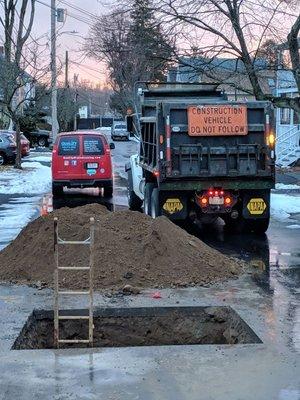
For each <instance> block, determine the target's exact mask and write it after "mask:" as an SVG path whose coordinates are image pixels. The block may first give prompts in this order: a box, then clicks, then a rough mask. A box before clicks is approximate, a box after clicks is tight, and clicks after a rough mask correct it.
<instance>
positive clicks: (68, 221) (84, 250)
mask: <svg viewBox="0 0 300 400" xmlns="http://www.w3.org/2000/svg"><path fill="white" fill-rule="evenodd" d="M55 216H56V217H58V219H59V236H60V237H61V238H63V239H65V240H84V239H86V238H87V237H88V235H89V218H90V217H91V216H94V217H95V220H96V224H95V269H94V287H95V289H120V288H123V287H124V286H125V285H128V284H129V285H131V286H133V287H139V288H147V287H172V286H185V285H198V284H208V283H211V282H216V281H220V280H224V279H227V278H231V277H234V276H236V275H238V274H239V273H240V272H241V270H242V267H241V265H240V263H239V262H238V261H237V260H235V259H231V258H228V257H226V256H224V255H222V254H221V253H220V252H218V251H216V250H214V249H212V248H211V247H209V246H207V245H206V244H204V243H203V242H202V241H200V240H199V239H197V238H196V237H194V236H191V235H189V234H188V233H187V232H185V231H184V230H182V229H181V228H179V227H177V226H176V225H174V224H173V223H172V222H170V221H169V220H168V219H167V218H165V217H160V218H157V219H155V220H153V219H152V218H150V217H148V216H146V215H144V214H141V213H138V212H132V211H119V212H113V213H112V212H109V211H107V210H106V208H105V207H103V206H101V205H98V204H92V205H86V206H83V207H77V208H61V209H59V210H57V211H54V212H53V213H52V214H51V215H49V216H47V217H40V218H38V219H36V220H35V221H33V222H31V223H30V224H29V225H28V226H27V227H26V228H24V229H23V230H22V231H21V233H20V234H19V236H18V237H17V238H16V239H15V240H14V241H13V242H12V243H11V244H10V245H9V246H8V247H6V248H5V249H4V250H3V251H2V252H0V280H2V281H9V282H14V283H26V284H33V283H37V282H42V284H44V285H45V286H50V287H51V286H53V270H54V262H53V217H55ZM88 254H89V253H88V246H80V247H78V246H60V254H59V256H60V265H61V266H71V265H72V266H87V265H88V260H89V258H88ZM60 275H61V282H62V286H65V287H68V288H69V287H72V288H74V289H76V288H82V287H87V282H88V281H87V279H84V276H86V277H87V275H88V274H86V273H85V272H84V271H81V272H75V273H74V272H69V271H68V272H63V271H61V272H60ZM71 275H72V279H71V280H69V278H70V276H71Z"/></svg>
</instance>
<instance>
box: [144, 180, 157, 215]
mask: <svg viewBox="0 0 300 400" xmlns="http://www.w3.org/2000/svg"><path fill="white" fill-rule="evenodd" d="M154 188H155V184H154V183H146V185H145V189H144V213H145V214H146V215H151V196H152V191H153V189H154Z"/></svg>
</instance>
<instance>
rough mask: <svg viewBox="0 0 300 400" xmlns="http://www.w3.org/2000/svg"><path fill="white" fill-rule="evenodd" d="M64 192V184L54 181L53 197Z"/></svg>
mask: <svg viewBox="0 0 300 400" xmlns="http://www.w3.org/2000/svg"><path fill="white" fill-rule="evenodd" d="M63 194H64V187H63V186H62V185H56V184H54V183H52V195H53V197H60V196H62V195H63Z"/></svg>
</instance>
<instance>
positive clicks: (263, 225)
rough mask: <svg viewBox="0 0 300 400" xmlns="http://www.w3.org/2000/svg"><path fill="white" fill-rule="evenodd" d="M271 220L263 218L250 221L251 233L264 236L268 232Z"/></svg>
mask: <svg viewBox="0 0 300 400" xmlns="http://www.w3.org/2000/svg"><path fill="white" fill-rule="evenodd" d="M269 223H270V218H269V217H268V218H261V219H253V220H249V228H250V231H251V232H254V233H257V234H263V233H265V232H266V231H267V230H268V227H269Z"/></svg>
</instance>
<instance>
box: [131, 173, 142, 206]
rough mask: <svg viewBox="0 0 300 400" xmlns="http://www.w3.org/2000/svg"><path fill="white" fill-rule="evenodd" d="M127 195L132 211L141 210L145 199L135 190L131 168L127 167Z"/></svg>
mask: <svg viewBox="0 0 300 400" xmlns="http://www.w3.org/2000/svg"><path fill="white" fill-rule="evenodd" d="M127 196H128V206H129V209H130V210H132V211H140V210H141V208H142V205H143V200H141V199H140V198H139V197H138V196H137V195H136V194H135V192H134V190H133V182H132V174H131V168H128V169H127Z"/></svg>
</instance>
